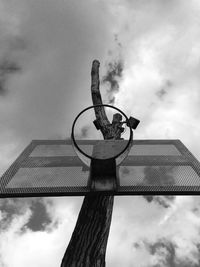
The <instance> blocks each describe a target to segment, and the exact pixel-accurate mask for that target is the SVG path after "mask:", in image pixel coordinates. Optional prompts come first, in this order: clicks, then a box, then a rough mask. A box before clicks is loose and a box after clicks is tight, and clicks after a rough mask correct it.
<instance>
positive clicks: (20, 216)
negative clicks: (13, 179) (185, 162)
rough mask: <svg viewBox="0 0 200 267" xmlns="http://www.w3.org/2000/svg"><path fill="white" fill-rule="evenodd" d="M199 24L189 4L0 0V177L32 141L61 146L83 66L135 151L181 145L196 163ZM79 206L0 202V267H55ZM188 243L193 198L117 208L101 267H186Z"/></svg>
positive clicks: (81, 101)
mask: <svg viewBox="0 0 200 267" xmlns="http://www.w3.org/2000/svg"><path fill="white" fill-rule="evenodd" d="M199 14H200V2H199V1H198V0H190V1H187V0H176V1H175V0H169V1H161V0H123V1H122V0H121V1H120V0H115V1H114V0H110V1H104V0H93V1H92V0H85V1H74V0H73V1H72V0H71V1H70V0H57V1H53V0H37V1H35V0H0V114H1V115H0V136H1V138H0V173H1V174H2V173H3V172H4V171H5V170H6V169H7V168H8V166H9V165H10V164H11V163H12V162H13V160H14V159H15V158H16V157H17V156H18V154H19V153H20V152H21V151H22V150H23V149H24V148H25V147H26V146H27V145H28V144H29V143H30V141H31V140H32V139H65V138H67V137H69V135H70V131H71V124H72V122H73V119H74V117H75V116H76V114H77V113H78V112H79V111H81V110H82V109H83V108H85V107H87V106H89V105H91V104H92V101H91V95H90V71H91V63H92V60H93V59H98V60H99V61H100V62H101V66H100V75H101V92H102V96H103V99H104V103H111V104H113V105H115V106H117V107H119V108H121V109H122V110H123V111H124V112H125V113H126V114H128V115H133V116H135V117H136V118H139V119H140V120H141V124H140V126H139V127H138V129H137V131H136V133H135V138H136V139H170V138H171V139H180V140H181V141H182V142H183V143H184V144H185V145H186V146H187V147H188V148H189V150H190V151H191V152H192V153H193V154H194V155H195V156H196V158H197V159H198V160H200V149H199V138H198V137H199V132H200V123H199V111H200V89H199V88H200V78H199V77H200V76H199V71H200V49H199V43H200V27H199V25H200V15H199ZM82 200H83V198H78V197H68V198H40V199H23V200H20V199H17V200H13V199H9V200H0V206H1V211H0V219H1V223H0V266H1V267H25V266H29V267H33V266H34V267H35V266H37V267H47V266H48V267H55V266H59V264H60V262H61V259H62V256H63V253H64V251H65V248H66V246H67V244H68V242H69V239H70V236H71V234H72V231H73V228H74V225H75V222H76V219H77V215H78V212H79V210H80V206H81V203H82ZM199 240H200V198H199V197H194V196H187V197H186V196H180V197H162V196H159V197H154V198H153V199H151V198H148V199H145V198H144V197H142V196H134V197H116V198H115V205H114V211H113V219H112V225H111V232H110V236H109V241H108V249H107V259H106V261H107V266H108V267H114V266H115V267H120V266H125V267H126V266H127V267H186V266H187V267H197V266H199V265H200V241H199Z"/></svg>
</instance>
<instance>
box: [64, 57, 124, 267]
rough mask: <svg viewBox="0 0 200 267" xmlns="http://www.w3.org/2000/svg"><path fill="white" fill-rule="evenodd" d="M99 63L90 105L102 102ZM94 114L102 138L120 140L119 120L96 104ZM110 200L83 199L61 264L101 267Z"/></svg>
mask: <svg viewBox="0 0 200 267" xmlns="http://www.w3.org/2000/svg"><path fill="white" fill-rule="evenodd" d="M99 66H100V63H99V61H97V60H94V61H93V63H92V71H91V94H92V101H93V105H97V104H102V99H101V94H100V90H99ZM95 115H96V119H97V120H98V122H99V124H100V130H101V132H102V134H103V137H104V139H111V138H112V139H120V137H121V130H120V127H121V124H120V122H119V127H116V120H115V122H114V123H110V122H109V120H108V118H107V115H106V113H105V109H104V107H96V108H95ZM113 121H114V120H113ZM113 202H114V197H113V196H102V195H97V196H86V197H85V198H84V201H83V204H82V207H81V210H80V213H79V216H78V220H77V223H76V226H75V229H74V232H73V234H72V237H71V240H70V242H69V244H68V247H67V249H66V252H65V254H64V257H63V260H62V263H61V267H105V256H106V247H107V241H108V235H109V230H110V224H111V218H112V210H113Z"/></svg>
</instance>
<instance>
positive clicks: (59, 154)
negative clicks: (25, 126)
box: [0, 140, 200, 198]
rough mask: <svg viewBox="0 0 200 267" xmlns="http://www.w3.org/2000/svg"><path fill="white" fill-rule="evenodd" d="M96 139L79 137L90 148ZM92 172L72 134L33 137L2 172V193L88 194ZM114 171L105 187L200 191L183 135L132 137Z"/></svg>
mask: <svg viewBox="0 0 200 267" xmlns="http://www.w3.org/2000/svg"><path fill="white" fill-rule="evenodd" d="M106 141H107V140H106ZM97 142H99V141H98V140H79V141H78V143H79V146H81V147H82V148H83V149H84V150H85V151H87V152H88V153H92V151H93V149H94V147H95V145H96V143H97ZM101 142H104V140H102V141H101ZM107 142H108V141H107ZM116 142H117V140H116ZM120 142H122V141H120ZM116 144H117V143H116ZM89 173H90V170H89V168H88V167H87V166H86V165H84V163H82V162H81V161H80V159H79V158H78V157H77V155H76V154H75V152H74V150H73V147H72V144H71V140H33V141H32V142H31V143H30V144H29V145H28V147H27V148H26V149H25V150H24V151H23V152H22V153H21V155H20V156H19V157H18V158H17V159H16V161H15V162H14V163H13V164H12V165H11V166H10V168H9V169H8V170H7V171H6V172H5V173H4V175H3V176H2V177H1V179H0V197H1V198H5V197H40V196H82V195H89V194H92V193H93V192H91V190H90V187H89V183H90V181H89V180H90V179H89ZM116 173H117V181H118V183H117V188H116V190H114V191H112V192H110V191H109V192H107V191H105V192H104V191H101V193H103V194H113V195H145V194H147V195H149V194H150V195H151V194H152V195H153V194H155V195H164V194H165V195H166V194H167V195H180V194H184V195H186V194H196V195H199V193H200V163H199V162H198V161H197V159H196V158H195V157H194V156H193V155H192V154H191V153H190V151H189V150H188V149H187V148H186V147H185V146H184V145H183V143H182V142H181V141H180V140H134V141H133V144H132V147H131V149H130V152H129V155H128V157H127V158H126V159H125V160H124V161H123V162H122V163H121V165H120V166H119V167H117V172H116ZM95 193H98V192H95Z"/></svg>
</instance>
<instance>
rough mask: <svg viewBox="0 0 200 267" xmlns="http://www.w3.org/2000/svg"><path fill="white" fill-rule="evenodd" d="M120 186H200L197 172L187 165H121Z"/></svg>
mask: <svg viewBox="0 0 200 267" xmlns="http://www.w3.org/2000/svg"><path fill="white" fill-rule="evenodd" d="M119 178H120V185H121V186H135V185H140V186H150V185H153V186H158V185H162V186H165V185H167V186H168V185H177V186H200V179H199V176H198V174H197V173H196V172H195V171H194V170H193V168H192V167H191V166H189V165H187V166H135V167H133V166H121V167H120V168H119Z"/></svg>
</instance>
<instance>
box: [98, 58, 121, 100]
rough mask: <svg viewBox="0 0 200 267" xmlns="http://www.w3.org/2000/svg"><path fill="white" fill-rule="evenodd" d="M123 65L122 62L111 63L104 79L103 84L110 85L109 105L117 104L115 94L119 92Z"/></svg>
mask: <svg viewBox="0 0 200 267" xmlns="http://www.w3.org/2000/svg"><path fill="white" fill-rule="evenodd" d="M122 72H123V63H122V61H121V60H118V61H113V62H109V63H108V64H107V72H106V74H105V76H103V78H102V83H103V84H104V83H105V84H108V86H109V87H108V88H107V97H108V101H109V102H108V103H109V104H113V103H114V102H115V96H114V95H115V93H117V92H118V91H119V79H120V78H121V77H122Z"/></svg>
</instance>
